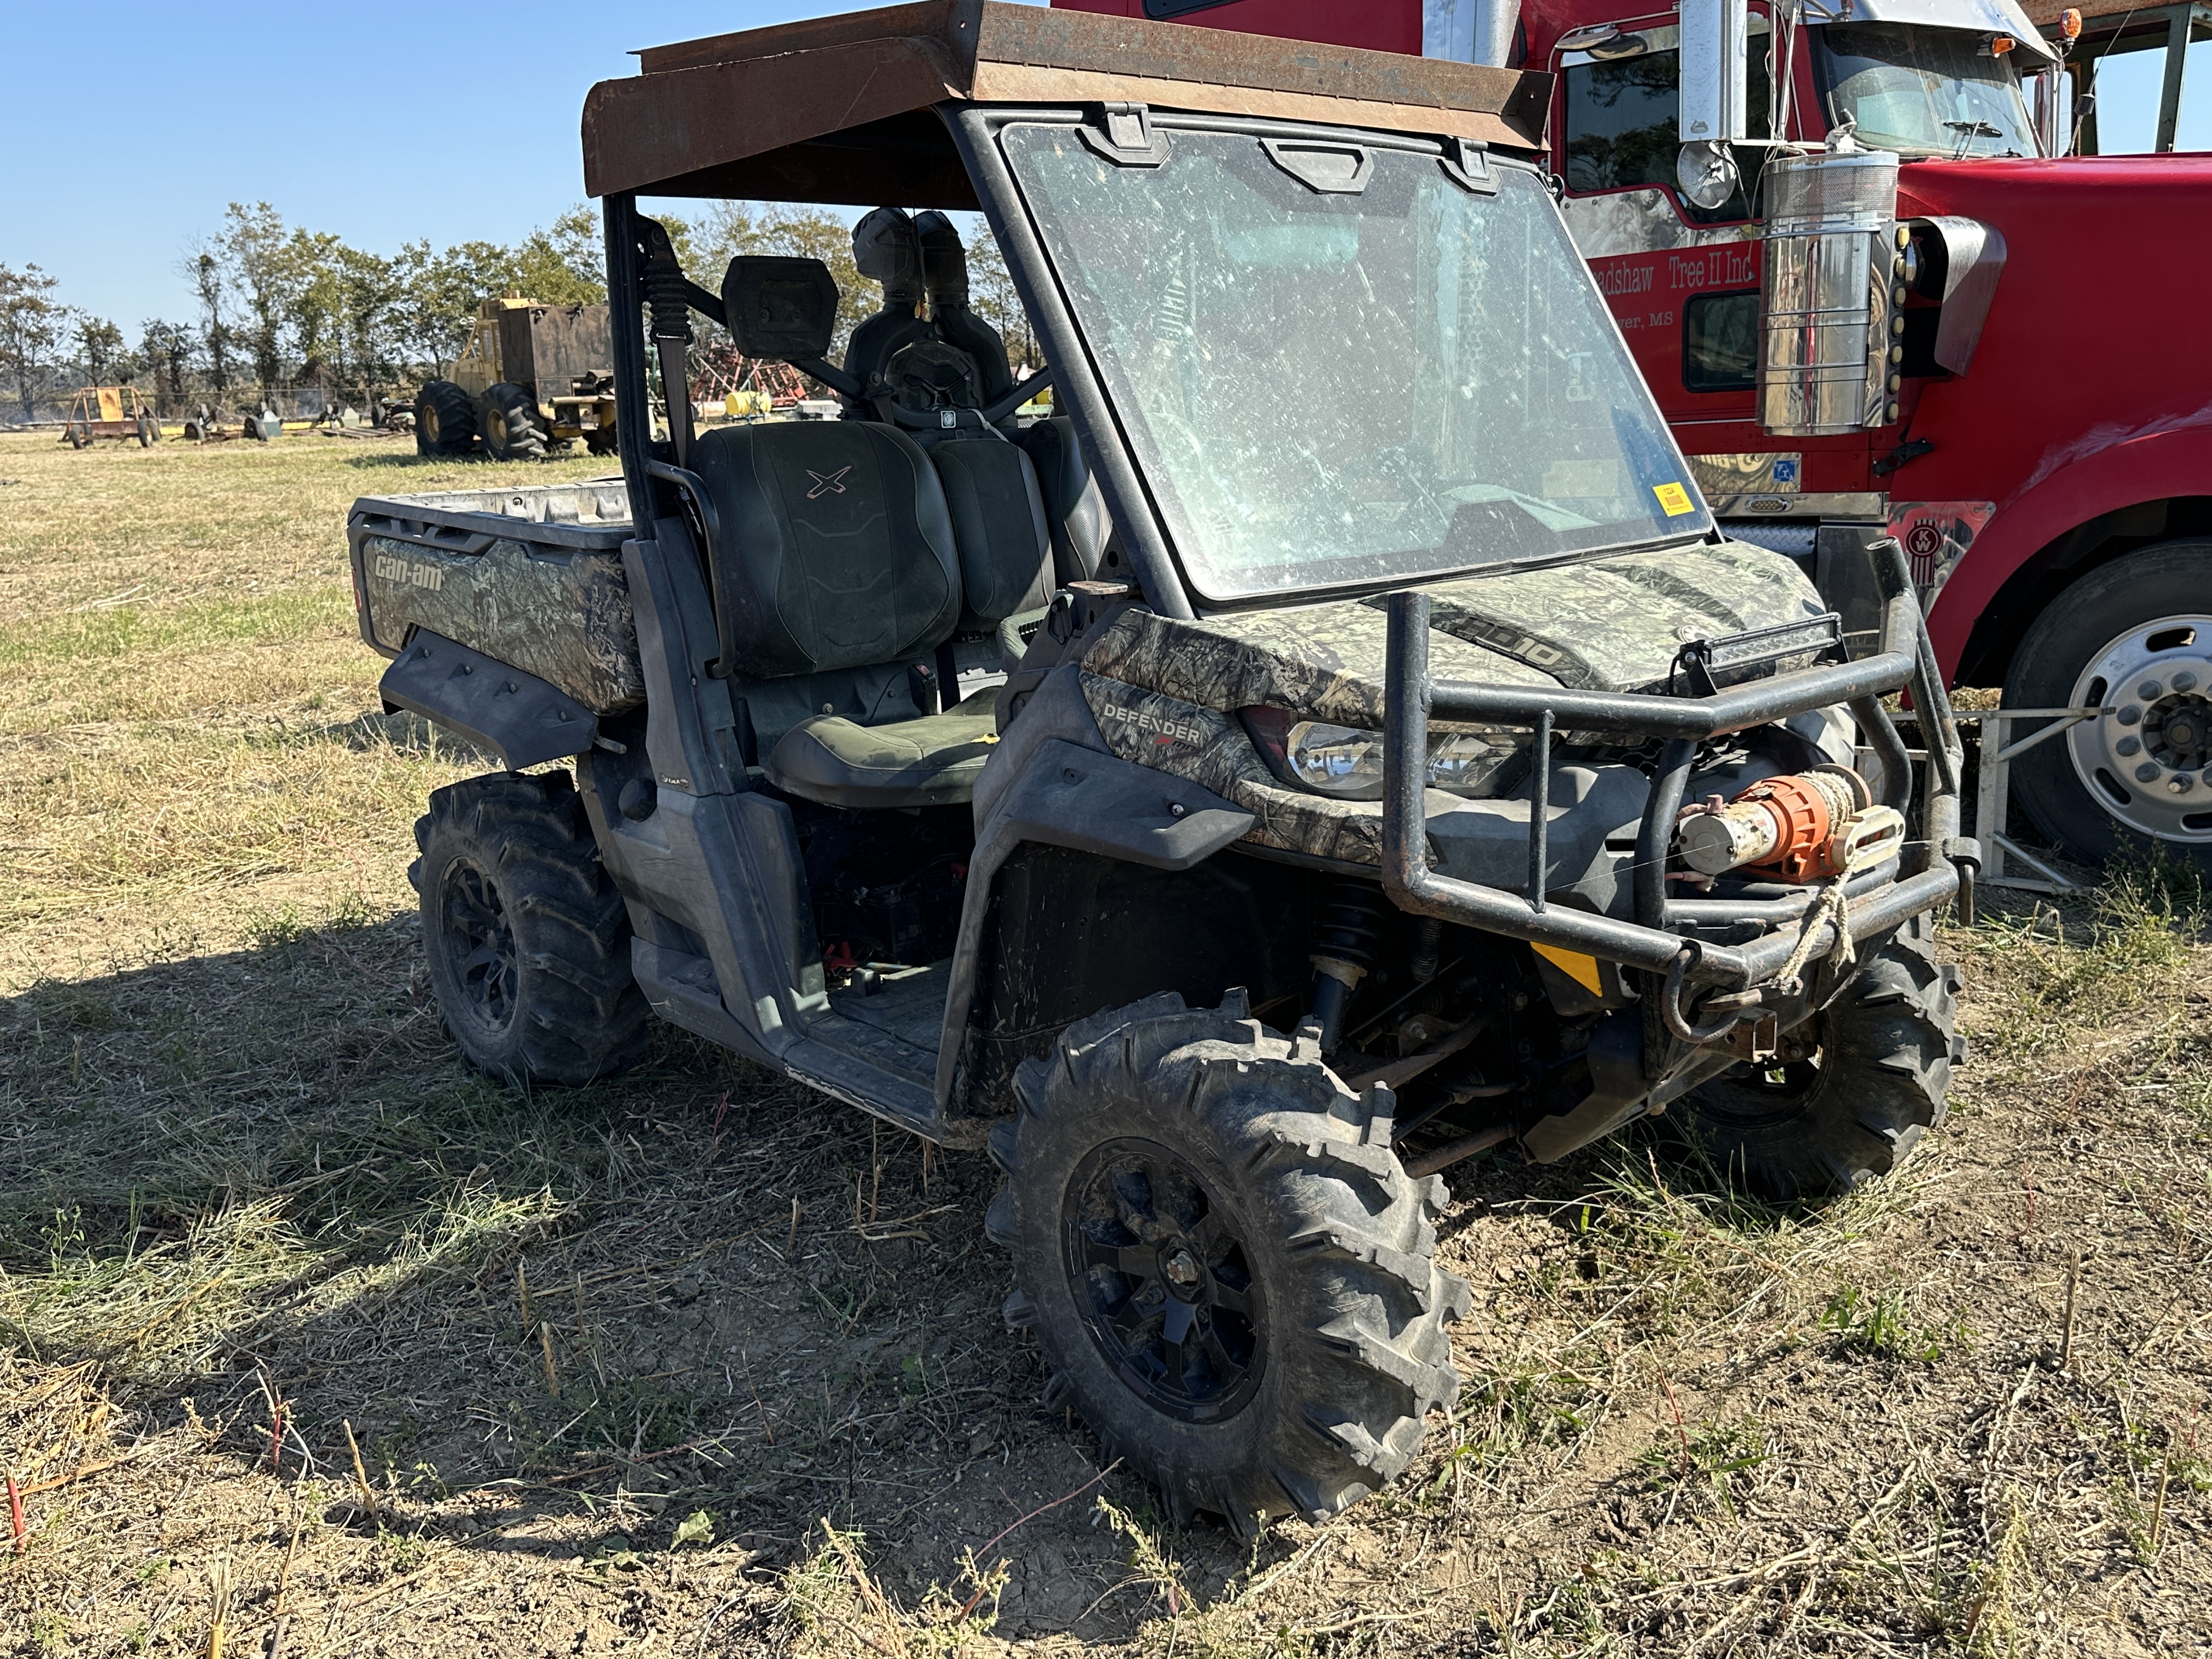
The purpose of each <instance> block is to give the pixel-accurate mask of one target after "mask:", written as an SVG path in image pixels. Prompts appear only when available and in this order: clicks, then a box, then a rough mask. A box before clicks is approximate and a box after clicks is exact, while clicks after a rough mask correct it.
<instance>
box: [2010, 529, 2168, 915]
mask: <svg viewBox="0 0 2212 1659" xmlns="http://www.w3.org/2000/svg"><path fill="white" fill-rule="evenodd" d="M2004 701H2005V703H2006V705H2007V706H2008V707H2009V708H2087V707H2092V706H2103V707H2109V708H2112V710H2113V712H2112V714H2106V715H2104V716H2103V717H2101V718H2100V719H2097V720H2083V721H2081V723H2080V724H2079V725H2077V726H2074V727H2073V728H2072V729H2071V730H2070V731H2068V732H2065V733H2063V735H2061V736H2059V737H2056V738H2051V739H2050V740H2049V741H2048V742H2046V743H2044V744H2039V745H2038V746H2037V747H2035V748H2033V749H2031V750H2027V752H2026V753H2024V754H2022V755H2021V756H2020V757H2018V758H2017V759H2015V761H2014V762H2013V763H2012V786H2013V799H2015V800H2017V801H2019V802H2020V803H2021V805H2022V806H2024V807H2025V808H2026V809H2027V816H2028V817H2029V818H2030V819H2031V820H2032V821H2033V823H2034V824H2035V827H2036V828H2037V829H2040V830H2041V831H2042V832H2043V833H2044V834H2045V836H2049V837H2050V838H2051V840H2052V841H2053V842H2056V843H2057V845H2059V846H2060V847H2062V848H2064V849H2065V850H2066V851H2067V852H2069V853H2070V854H2073V855H2074V856H2075V858H2078V859H2081V860H2084V861H2085V862H2089V863H2096V862H2100V861H2101V860H2104V859H2106V858H2109V857H2110V856H2112V854H2114V853H2116V852H2118V851H2119V850H2120V849H2121V848H2123V847H2124V846H2126V845H2129V844H2130V843H2132V844H2134V845H2135V846H2137V847H2142V846H2143V845H2145V844H2146V843H2148V842H2162V843H2163V844H2164V845H2165V846H2166V848H2169V849H2170V850H2171V851H2172V853H2173V854H2177V855H2178V856H2179V857H2180V858H2182V859H2184V860H2190V861H2192V862H2194V863H2195V865H2196V866H2197V868H2198V869H2200V870H2203V871H2205V872H2212V541H2197V540H2190V541H2172V542H2165V543H2161V544H2159V545H2157V546H2155V547H2146V548H2142V549H2139V550H2137V551H2136V552H2133V553H2130V554H2127V555H2126V556H2124V557H2121V558H2118V559H2114V560H2113V561H2112V562H2111V563H2110V564H2103V565H2100V566H2098V567H2097V568H2095V569H2094V570H2093V571H2091V572H2090V573H2089V574H2087V575H2086V576H2084V577H2082V578H2081V580H2079V581H2077V582H2075V583H2074V584H2073V585H2072V586H2070V587H2069V588H2067V589H2066V591H2065V592H2063V593H2061V594H2060V595H2059V596H2058V597H2057V599H2054V600H2052V601H2051V605H2050V606H2049V607H2048V608H2047V609H2046V610H2045V611H2044V612H2043V614H2042V615H2041V616H2039V617H2037V618H2036V619H2035V621H2034V623H2033V625H2031V626H2030V627H2029V629H2028V630H2027V637H2026V638H2024V639H2023V640H2021V642H2020V648H2019V650H2017V651H2016V652H2015V653H2013V659H2012V669H2011V671H2010V672H2009V673H2008V674H2007V675H2006V677H2005V689H2004ZM2031 730H2033V727H2032V726H2029V724H2028V723H2027V722H2026V721H2022V722H2021V724H2020V725H2019V726H2015V727H2014V728H2013V732H2012V735H2013V737H2014V738H2015V739H2017V738H2023V737H2026V736H2027V735H2028V733H2029V732H2030V731H2031Z"/></svg>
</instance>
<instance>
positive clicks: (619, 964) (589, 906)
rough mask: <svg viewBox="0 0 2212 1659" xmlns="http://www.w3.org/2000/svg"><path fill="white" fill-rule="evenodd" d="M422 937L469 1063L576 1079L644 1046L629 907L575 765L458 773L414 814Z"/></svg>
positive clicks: (522, 1078) (621, 1063) (441, 1000)
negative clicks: (611, 875) (603, 852)
mask: <svg viewBox="0 0 2212 1659" xmlns="http://www.w3.org/2000/svg"><path fill="white" fill-rule="evenodd" d="M415 843H416V846H417V847H418V848H421V849H422V857H421V858H419V859H417V860H416V861H415V862H414V863H413V864H412V865H410V866H408V871H407V878H408V879H409V880H410V882H412V883H413V884H414V885H415V890H416V893H417V895H419V896H420V897H421V900H422V948H423V954H424V956H425V957H427V958H428V966H429V974H430V988H431V990H432V992H433V994H435V996H436V998H437V1001H438V1010H439V1012H440V1013H441V1015H442V1016H443V1017H444V1020H445V1025H446V1030H447V1033H448V1034H449V1035H450V1036H452V1037H453V1041H454V1042H457V1043H458V1044H459V1046H460V1049H461V1053H462V1054H464V1055H465V1056H466V1058H467V1059H468V1061H469V1063H470V1064H471V1065H472V1066H476V1067H477V1069H478V1070H480V1071H483V1072H485V1073H489V1074H490V1075H492V1076H494V1077H497V1078H501V1079H505V1080H507V1081H510V1082H515V1083H521V1082H526V1081H529V1082H540V1083H556V1084H566V1085H580V1084H586V1083H591V1082H593V1081H595V1080H597V1079H601V1078H605V1077H609V1076H611V1075H612V1074H614V1073H617V1072H620V1071H622V1070H623V1068H624V1067H626V1066H629V1065H630V1064H631V1063H632V1062H633V1061H635V1060H636V1059H637V1057H638V1055H639V1054H641V1052H642V1051H643V1050H644V1048H645V1043H646V1036H647V1033H646V1030H645V1025H646V1019H647V1014H648V1013H649V1012H650V1010H649V1009H648V1008H647V1005H646V1000H645V994H644V993H643V992H641V990H639V989H638V987H637V981H635V978H633V977H632V975H631V973H630V961H629V941H630V929H629V912H628V911H627V910H625V909H624V908H623V901H622V896H621V895H620V894H619V893H617V891H616V890H615V887H614V884H613V883H612V882H611V881H610V880H609V879H608V878H607V874H606V872H605V869H604V868H603V867H602V866H601V865H600V862H599V848H598V847H597V845H596V844H595V843H594V842H593V841H592V828H591V823H590V821H589V819H588V818H586V816H585V812H584V803H583V800H582V798H581V797H580V796H579V795H578V794H577V793H576V787H575V784H574V781H572V780H571V779H570V777H569V775H568V774H567V773H566V772H544V773H533V774H530V775H524V774H521V773H515V772H504V773H499V774H496V775H493V776H490V777H482V778H471V779H468V780H466V781H464V782H461V783H456V784H449V785H447V787H445V788H443V789H440V790H437V791H435V793H433V794H432V795H431V797H430V810H429V811H428V813H426V814H425V815H424V816H423V817H421V818H419V819H417V820H416V824H415Z"/></svg>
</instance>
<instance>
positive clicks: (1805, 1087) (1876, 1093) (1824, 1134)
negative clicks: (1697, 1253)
mask: <svg viewBox="0 0 2212 1659" xmlns="http://www.w3.org/2000/svg"><path fill="white" fill-rule="evenodd" d="M1958 984H1959V980H1958V970H1957V969H1955V968H1950V967H1945V966H1940V965H1938V964H1937V963H1936V953H1935V924H1934V923H1933V921H1931V920H1930V919H1929V917H1928V916H1927V915H1918V916H1916V917H1914V918H1913V919H1912V920H1911V921H1910V922H1908V923H1906V924H1905V927H1901V928H1899V930H1898V931H1897V933H1894V934H1893V935H1892V936H1891V937H1890V939H1889V940H1888V941H1887V943H1886V944H1884V945H1882V946H1881V948H1880V949H1879V950H1878V951H1875V953H1874V954H1873V955H1872V956H1871V957H1868V958H1866V961H1865V966H1864V967H1863V969H1861V970H1860V971H1859V973H1858V974H1857V975H1855V976H1854V977H1853V978H1852V979H1850V981H1848V982H1847V983H1846V984H1845V985H1844V987H1843V988H1842V990H1841V991H1839V992H1838V994H1836V995H1835V996H1834V997H1833V998H1832V999H1831V1000H1829V1001H1828V1003H1827V1004H1826V1006H1825V1007H1824V1008H1823V1009H1822V1010H1821V1011H1820V1012H1819V1013H1817V1014H1816V1015H1814V1021H1815V1022H1816V1025H1817V1031H1818V1036H1819V1038H1820V1053H1819V1054H1818V1055H1817V1056H1816V1058H1815V1060H1811V1061H1799V1062H1796V1063H1794V1064H1792V1065H1790V1066H1786V1067H1784V1068H1782V1075H1781V1078H1780V1080H1779V1081H1778V1082H1776V1083H1771V1084H1767V1083H1762V1082H1760V1081H1759V1080H1758V1079H1756V1078H1755V1077H1751V1076H1745V1077H1737V1076H1735V1074H1733V1073H1729V1074H1725V1075H1723V1076H1722V1077H1719V1078H1717V1079H1714V1080H1713V1081H1712V1082H1711V1083H1708V1084H1705V1085H1703V1086H1701V1087H1699V1088H1698V1089H1695V1090H1692V1091H1691V1093H1690V1095H1689V1097H1688V1098H1687V1099H1686V1101H1684V1102H1683V1103H1682V1105H1681V1107H1680V1109H1678V1113H1677V1115H1678V1118H1679V1121H1680V1124H1681V1127H1682V1129H1683V1131H1684V1133H1686V1135H1687V1136H1688V1138H1689V1139H1690V1140H1691V1141H1692V1144H1693V1145H1694V1146H1696V1147H1697V1148H1698V1149H1699V1151H1700V1152H1703V1153H1704V1154H1705V1156H1706V1157H1707V1158H1710V1159H1711V1161H1712V1163H1713V1164H1714V1166H1715V1167H1716V1168H1717V1169H1718V1170H1722V1171H1723V1172H1724V1173H1725V1174H1726V1175H1727V1176H1729V1177H1730V1178H1731V1179H1733V1180H1735V1181H1737V1182H1741V1183H1742V1184H1743V1185H1744V1186H1746V1187H1747V1188H1750V1190H1752V1191H1753V1192H1754V1193H1756V1194H1759V1196H1760V1197H1762V1198H1765V1199H1769V1200H1774V1201H1776V1202H1778V1203H1789V1202H1791V1201H1793V1200H1801V1199H1820V1198H1828V1197H1832V1196H1834V1195H1836V1194H1840V1193H1844V1192H1848V1191H1850V1189H1851V1188H1854V1187H1857V1186H1860V1185H1863V1183H1865V1182H1869V1181H1872V1180H1874V1179H1875V1178H1876V1177H1877V1176H1886V1175H1887V1174H1889V1173H1890V1171H1891V1170H1894V1169H1896V1168H1897V1166H1898V1165H1899V1164H1902V1163H1904V1162H1905V1159H1906V1158H1908V1157H1910V1156H1911V1152H1912V1150H1913V1148H1914V1147H1916V1146H1918V1145H1919V1144H1920V1141H1921V1139H1922V1137H1923V1135H1925V1134H1926V1133H1927V1132H1928V1131H1929V1130H1930V1129H1933V1128H1935V1127H1938V1126H1939V1125H1940V1124H1942V1121H1943V1119H1944V1117H1945V1115H1946V1114H1947V1113H1948V1111H1949V1109H1950V1108H1949V1103H1948V1100H1947V1099H1946V1096H1947V1095H1948V1091H1949V1090H1950V1086H1951V1066H1952V1062H1953V1061H1954V1060H1960V1059H1963V1058H1964V1057H1965V1054H1966V1048H1965V1040H1964V1039H1963V1038H1961V1037H1960V1036H1957V1035H1956V1027H1957V1012H1958V997H1957V992H1958ZM1741 1069H1742V1070H1744V1071H1745V1072H1747V1073H1748V1072H1749V1070H1750V1068H1749V1067H1743V1068H1741Z"/></svg>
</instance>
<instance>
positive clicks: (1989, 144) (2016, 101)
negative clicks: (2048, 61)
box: [1813, 23, 2037, 158]
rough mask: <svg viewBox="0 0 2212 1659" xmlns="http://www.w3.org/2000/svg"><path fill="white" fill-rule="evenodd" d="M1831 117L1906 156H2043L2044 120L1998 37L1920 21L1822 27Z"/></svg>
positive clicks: (1819, 48) (1819, 60) (1822, 68)
mask: <svg viewBox="0 0 2212 1659" xmlns="http://www.w3.org/2000/svg"><path fill="white" fill-rule="evenodd" d="M1813 40H1814V47H1813V62H1814V67H1815V70H1816V72H1817V73H1818V76H1819V79H1820V94H1821V96H1822V97H1823V98H1824V99H1825V100H1826V102H1827V104H1828V106H1829V108H1828V116H1829V119H1831V120H1832V121H1835V122H1838V123H1840V122H1841V121H1842V120H1843V119H1844V117H1846V116H1849V117H1850V118H1851V119H1852V120H1854V121H1856V122H1857V124H1858V131H1857V137H1858V140H1859V142H1860V143H1863V144H1869V145H1872V146H1873V147H1874V148H1875V149H1893V150H1895V151H1896V152H1897V153H1898V154H1899V155H1911V156H1931V155H1944V156H1951V157H1954V158H1958V157H1965V156H1969V155H2034V154H2036V148H2037V147H2036V141H2035V126H2034V123H2033V121H2032V120H2031V119H2030V118H2029V115H2028V109H2027V96H2026V94H2023V93H2022V92H2021V85H2020V74H2019V71H2018V70H2016V69H2015V67H2014V61H2013V60H2014V59H2015V58H2016V57H2018V56H2019V54H2018V52H2007V53H2005V54H2003V55H2002V56H1997V55H1995V54H1992V53H1991V52H1990V46H1989V42H1990V37H1989V36H1988V35H1986V34H1978V33H1972V32H1971V31H1969V30H1966V29H1941V28H1929V27H1924V26H1923V25H1921V24H1917V23H1830V24H1828V25H1826V27H1822V28H1818V29H1815V30H1814V31H1813Z"/></svg>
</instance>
